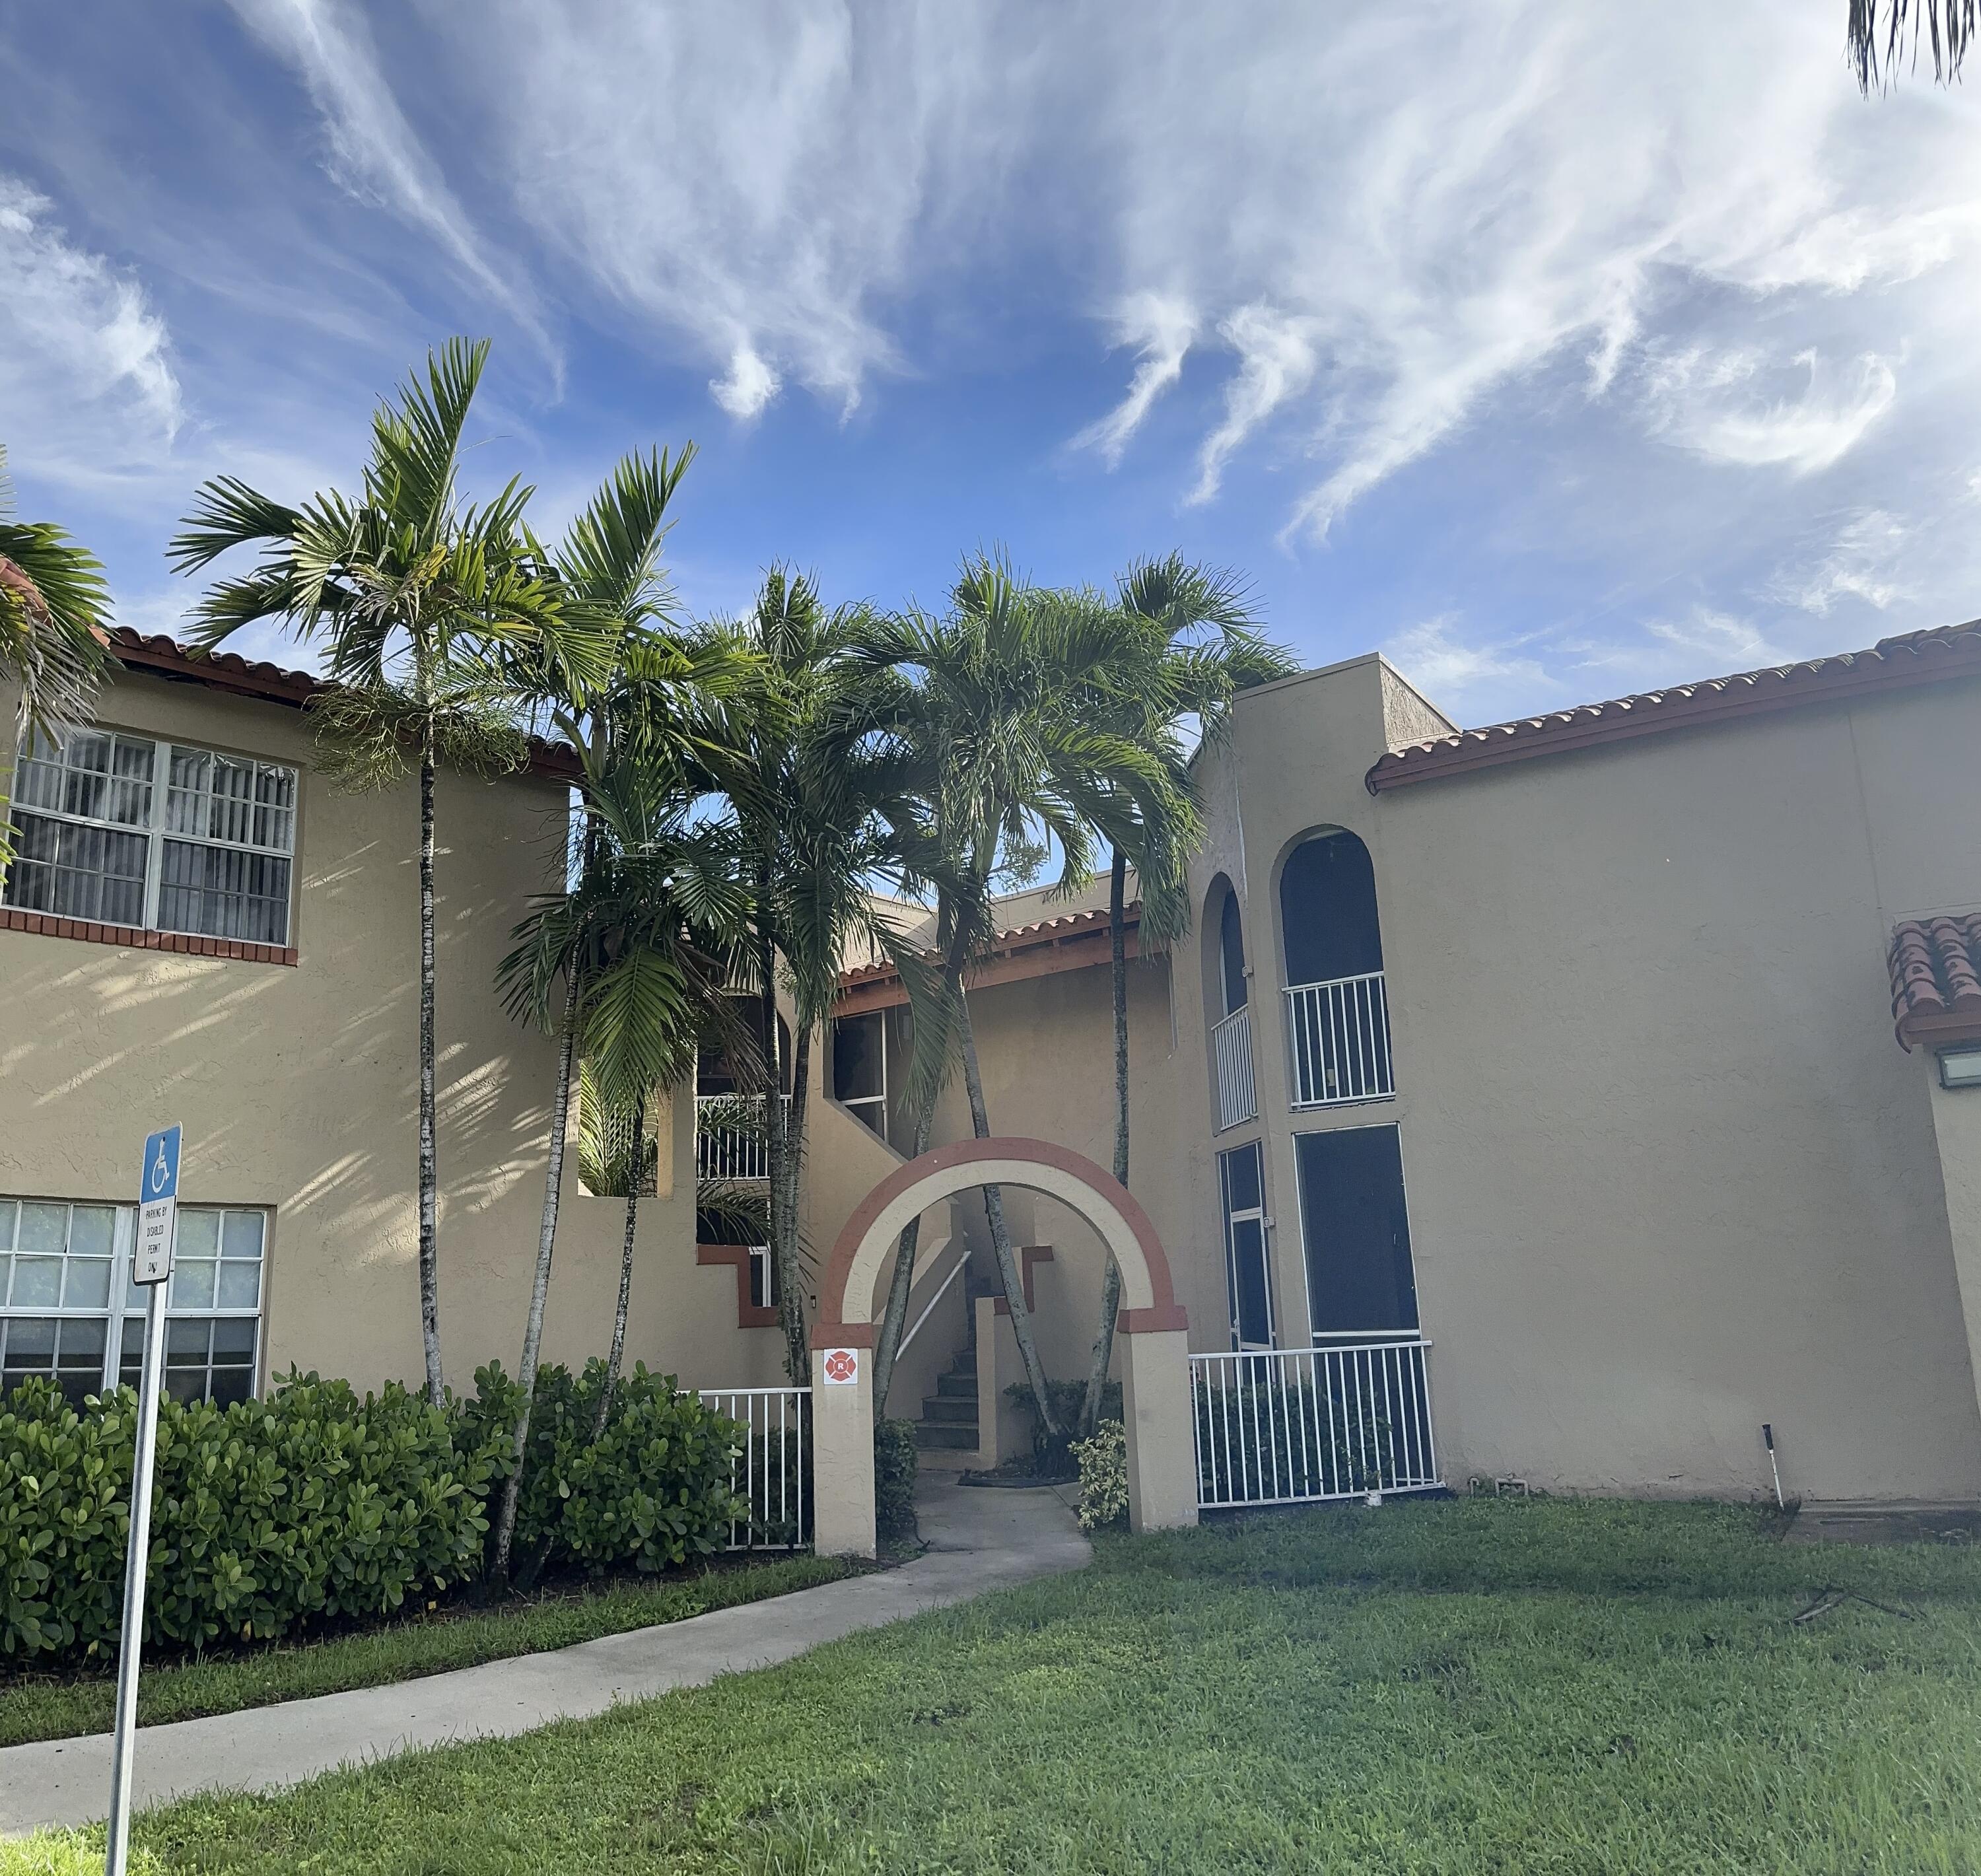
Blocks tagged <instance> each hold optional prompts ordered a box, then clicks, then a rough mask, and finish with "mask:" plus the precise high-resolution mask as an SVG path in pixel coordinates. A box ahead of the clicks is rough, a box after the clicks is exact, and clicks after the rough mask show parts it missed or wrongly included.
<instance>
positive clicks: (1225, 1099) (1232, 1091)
mask: <svg viewBox="0 0 1981 1876" xmlns="http://www.w3.org/2000/svg"><path fill="white" fill-rule="evenodd" d="M1210 1052H1211V1057H1212V1059H1213V1060H1214V1061H1215V1062H1216V1064H1217V1125H1218V1127H1219V1128H1220V1131H1221V1130H1222V1129H1224V1128H1227V1127H1236V1126H1237V1125H1238V1123H1239V1122H1240V1121H1250V1120H1256V1119H1257V1118H1258V1113H1259V1095H1258V1091H1257V1088H1255V1087H1254V1085H1253V1081H1252V1012H1251V1011H1250V1008H1245V1009H1242V1010H1234V1011H1232V1012H1231V1014H1230V1015H1229V1016H1227V1017H1226V1018H1224V1021H1222V1022H1220V1023H1218V1024H1216V1025H1214V1026H1213V1028H1212V1029H1211V1031H1210Z"/></svg>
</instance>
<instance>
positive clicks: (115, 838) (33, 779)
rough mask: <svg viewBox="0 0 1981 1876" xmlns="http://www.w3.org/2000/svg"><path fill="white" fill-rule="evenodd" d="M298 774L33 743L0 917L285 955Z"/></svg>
mask: <svg viewBox="0 0 1981 1876" xmlns="http://www.w3.org/2000/svg"><path fill="white" fill-rule="evenodd" d="M297 788H298V777H297V773H296V771H295V770H294V769H293V768H285V767H283V766H282V765H281V764H279V763H275V762H261V761H255V760H254V759H253V758H250V757H246V756H232V755H220V754H218V753H217V752H216V751H213V750H211V749H199V748H191V747H188V745H185V744H182V743H174V742H163V741H156V740H155V739H153V738H150V737H147V736H134V735H128V734H127V733H126V732H125V731H122V730H105V729H82V730H72V731H69V732H68V734H67V735H65V736H64V737H62V738H61V739H60V740H59V741H57V740H55V739H54V738H50V737H48V736H46V735H43V734H42V732H40V731H30V732H29V735H28V738H27V740H26V741H25V743H24V744H23V745H22V750H21V759H20V761H19V764H18V766H17V768H16V770H15V781H14V794H13V801H12V833H13V845H14V851H15V855H16V856H17V857H16V858H15V861H14V864H13V865H12V867H11V868H9V869H8V875H7V881H6V896H5V903H6V904H7V905H10V906H15V907H18V908H19V909H21V910H22V911H34V912H48V913H52V914H54V915H56V916H57V917H59V918H85V919H90V920H93V921H98V922H100V923H102V924H105V925H134V926H143V927H145V928H149V929H151V930H155V931H187V932H193V933H197V934H198V935H200V936H201V937H204V938H238V939H240V940H242V941H245V942H248V943H251V944H259V945H286V944H288V941H289V900H290V888H291V874H292V870H293V856H294V854H295V831H296V827H295V823H296V795H297Z"/></svg>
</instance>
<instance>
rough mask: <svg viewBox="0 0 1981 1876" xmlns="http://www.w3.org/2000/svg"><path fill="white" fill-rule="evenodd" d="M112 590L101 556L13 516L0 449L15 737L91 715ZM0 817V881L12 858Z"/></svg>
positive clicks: (6, 637)
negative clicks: (17, 690)
mask: <svg viewBox="0 0 1981 1876" xmlns="http://www.w3.org/2000/svg"><path fill="white" fill-rule="evenodd" d="M109 611H110V589H109V588H108V585H105V581H104V578H103V568H102V563H101V562H100V561H98V560H97V559H96V558H95V556H94V555H91V554H88V553H85V551H83V549H82V548H79V547H78V546H76V545H75V543H74V542H72V541H71V540H70V539H69V538H68V535H65V534H64V533H63V532H62V530H61V529H60V528H57V527H55V526H54V525H52V523H50V522H48V521H16V520H15V519H14V495H13V488H12V484H11V483H10V482H9V481H8V479H7V452H6V450H5V448H0V678H4V679H6V680H8V681H11V682H12V683H14V684H16V685H18V686H19V687H20V696H19V699H18V702H17V704H16V706H15V717H16V719H17V721H16V724H15V736H14V741H15V744H16V745H18V744H19V742H20V740H21V738H22V735H25V734H26V733H28V732H29V731H33V732H35V733H37V734H39V735H45V736H55V735H59V734H60V733H61V731H63V730H65V729H66V728H68V727H69V726H70V725H72V724H74V723H78V722H80V721H82V719H83V718H85V717H86V716H87V715H88V714H89V708H90V703H91V700H92V698H93V697H94V696H95V692H96V686H97V683H98V679H99V678H101V677H102V674H103V671H104V668H105V665H107V664H108V662H109V660H108V655H107V654H106V653H105V651H104V648H103V643H102V632H103V630H104V628H105V625H107V624H108V619H109ZM11 857H12V854H11V850H10V848H9V846H8V822H7V821H6V820H5V818H0V880H4V879H5V876H6V868H7V863H8V860H9V859H10V858H11Z"/></svg>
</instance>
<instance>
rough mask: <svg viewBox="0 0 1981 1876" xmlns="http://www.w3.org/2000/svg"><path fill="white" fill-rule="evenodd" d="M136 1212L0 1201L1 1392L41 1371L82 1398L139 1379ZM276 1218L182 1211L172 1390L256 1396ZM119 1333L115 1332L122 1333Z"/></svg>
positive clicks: (169, 1352)
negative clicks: (266, 1258) (265, 1275)
mask: <svg viewBox="0 0 1981 1876" xmlns="http://www.w3.org/2000/svg"><path fill="white" fill-rule="evenodd" d="M136 1216H137V1214H136V1209H135V1207H133V1206H130V1205H72V1204H70V1203H68V1202H67V1201H63V1200H60V1199H40V1198H0V1395H5V1394H7V1393H8V1392H10V1391H12V1389H14V1388H16V1387H18V1385H20V1384H21V1383H22V1381H25V1380H26V1379H27V1378H28V1377H29V1376H31V1375H38V1376H41V1377H42V1378H44V1379H46V1380H50V1381H54V1382H55V1383H56V1385H58V1386H59V1387H60V1388H61V1389H62V1391H63V1393H65V1395H68V1398H70V1400H71V1401H74V1402H75V1403H77V1404H78V1405H80V1404H81V1402H82V1398H83V1397H84V1396H85V1395H91V1394H101V1393H102V1391H104V1390H105V1388H111V1387H114V1386H115V1385H117V1384H118V1382H119V1381H122V1382H123V1383H125V1385H128V1386H132V1387H135V1385H137V1381H138V1370H139V1365H140V1363H141V1359H142V1357H143V1353H144V1345H145V1318H144V1308H145V1293H144V1291H142V1290H141V1289H139V1288H138V1286H137V1285H135V1284H134V1283H132V1281H131V1280H130V1269H131V1245H132V1237H133V1235H134V1225H135V1218H136ZM267 1235H268V1219H267V1215H266V1214H265V1213H264V1212H261V1211H253V1210H248V1209H245V1208H233V1207H220V1208H211V1207H205V1206H192V1205H188V1206H183V1207H181V1209H180V1211H179V1217H178V1248H177V1253H176V1255H175V1257H174V1259H173V1262H172V1275H171V1282H170V1283H169V1284H168V1285H167V1288H166V1291H165V1388H166V1391H168V1393H169V1394H171V1395H172V1396H173V1398H175V1399H177V1400H181V1401H196V1400H211V1401H218V1402H219V1403H220V1404H221V1405H223V1406H224V1405H226V1404H227V1403H228V1401H244V1400H245V1399H246V1398H248V1395H251V1394H252V1393H253V1392H254V1391H255V1365H256V1355H257V1352H258V1348H259V1346H260V1342H261V1267H262V1261H263V1251H264V1249H265V1243H266V1239H267ZM113 1331H114V1333H113Z"/></svg>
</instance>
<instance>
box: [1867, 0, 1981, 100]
mask: <svg viewBox="0 0 1981 1876" xmlns="http://www.w3.org/2000/svg"><path fill="white" fill-rule="evenodd" d="M1976 15H1977V5H1976V0H1850V18H1849V28H1848V35H1847V40H1846V44H1847V46H1848V48H1849V53H1848V55H1849V60H1850V64H1851V68H1852V69H1853V71H1855V72H1856V75H1857V84H1858V88H1859V90H1861V91H1862V92H1863V93H1864V94H1865V95H1866V97H1868V96H1869V95H1870V94H1871V92H1873V90H1874V89H1875V90H1878V91H1883V90H1886V89H1888V88H1889V87H1890V86H1891V85H1892V84H1893V82H1895V81H1896V78H1897V77H1898V71H1899V61H1900V59H1901V58H1903V57H1904V56H1905V55H1906V54H1907V52H1909V53H1910V55H1911V58H1912V62H1913V66H1914V68H1917V66H1918V64H1919V28H1920V27H1921V26H1922V25H1923V26H1924V27H1925V28H1926V43H1927V45H1928V46H1929V48H1930V49H1931V52H1932V55H1933V82H1934V83H1936V84H1938V85H1951V84H1953V83H1954V82H1956V81H1957V80H1958V79H1959V76H1960V68H1961V65H1962V63H1963V62H1964V61H1965V59H1966V56H1967V48H1968V47H1969V45H1971V44H1972V43H1973V39H1974V35H1975V28H1976V24H1977V18H1976Z"/></svg>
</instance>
